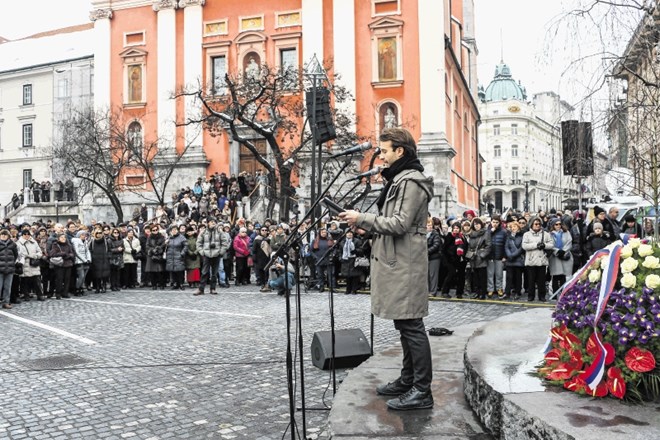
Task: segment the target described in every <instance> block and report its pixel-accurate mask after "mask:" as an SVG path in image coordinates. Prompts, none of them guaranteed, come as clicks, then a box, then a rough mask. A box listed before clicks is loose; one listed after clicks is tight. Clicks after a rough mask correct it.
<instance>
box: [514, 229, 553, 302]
mask: <svg viewBox="0 0 660 440" xmlns="http://www.w3.org/2000/svg"><path fill="white" fill-rule="evenodd" d="M522 247H523V249H524V250H525V272H526V274H527V286H525V290H526V291H527V301H530V302H531V301H534V297H535V291H534V288H535V287H536V289H537V290H538V298H539V301H541V302H545V301H546V299H545V293H546V292H545V273H546V270H547V268H548V255H547V253H546V251H552V250H553V249H554V248H555V243H554V240H553V239H552V236H551V235H550V234H548V233H547V232H545V231H544V230H543V224H542V222H541V219H540V218H539V217H534V218H533V219H532V221H531V228H530V230H529V231H527V232H525V235H523V243H522Z"/></svg>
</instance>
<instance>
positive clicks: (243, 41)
mask: <svg viewBox="0 0 660 440" xmlns="http://www.w3.org/2000/svg"><path fill="white" fill-rule="evenodd" d="M267 39H268V37H267V36H266V34H264V33H263V32H252V31H250V32H244V33H242V34H240V35H239V36H238V37H237V38H236V39H235V40H234V44H235V45H236V60H237V63H236V66H237V70H238V71H240V72H242V71H243V60H244V58H245V56H246V55H247V54H248V53H250V52H256V53H257V55H259V61H260V64H264V62H265V61H266V40H267Z"/></svg>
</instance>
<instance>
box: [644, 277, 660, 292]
mask: <svg viewBox="0 0 660 440" xmlns="http://www.w3.org/2000/svg"><path fill="white" fill-rule="evenodd" d="M644 284H646V287H648V288H649V289H655V288H657V287H658V286H660V276H658V275H656V274H651V275H647V276H646V279H645V280H644Z"/></svg>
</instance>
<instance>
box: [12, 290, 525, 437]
mask: <svg viewBox="0 0 660 440" xmlns="http://www.w3.org/2000/svg"><path fill="white" fill-rule="evenodd" d="M256 290H257V288H256V287H254V286H243V287H233V286H232V288H230V289H220V290H219V295H209V294H207V295H204V296H201V297H193V296H192V295H191V293H192V291H191V290H187V291H185V292H180V291H167V290H165V291H152V290H132V291H123V292H116V293H110V292H108V293H103V294H91V295H90V294H88V295H86V296H84V297H80V298H74V299H69V300H61V301H56V300H48V301H46V302H36V301H31V302H29V303H24V304H21V305H20V306H18V307H15V308H14V309H13V310H11V311H3V312H0V335H1V337H2V341H3V345H2V347H3V349H2V350H1V351H0V387H1V388H2V392H0V438H1V439H16V440H18V439H36V440H41V439H57V440H64V439H125V438H132V439H205V438H213V439H215V438H217V439H231V438H245V439H250V440H261V439H279V438H283V437H284V438H291V431H287V430H288V429H291V428H290V425H289V423H290V417H289V397H288V391H287V386H286V384H287V380H286V379H287V374H286V351H287V350H286V347H287V326H286V319H285V317H286V307H285V306H286V302H285V298H284V297H280V296H277V295H276V294H274V293H259V292H257V291H256ZM296 298H297V297H295V296H292V299H291V302H292V307H295V301H296ZM329 305H330V304H329V296H328V294H327V293H318V292H309V293H303V294H302V295H301V310H302V315H303V319H302V323H303V335H304V343H303V354H304V364H305V370H304V373H305V380H304V383H305V397H306V407H307V408H313V410H312V409H310V410H307V411H305V414H306V422H307V423H306V426H307V435H308V437H309V438H312V439H327V438H329V434H328V432H327V431H326V424H327V417H328V411H323V410H318V409H320V408H322V407H324V406H325V405H331V403H332V384H331V380H330V374H329V373H328V372H325V371H321V370H319V369H316V368H315V367H314V366H313V365H312V363H311V359H310V343H311V340H312V336H313V334H314V332H316V331H322V330H329V329H330V318H329ZM518 310H520V308H519V307H517V306H515V305H500V304H486V303H470V302H463V303H458V302H448V301H433V302H431V305H430V316H429V317H428V318H427V319H426V320H425V323H426V325H427V327H436V326H443V327H449V328H451V327H452V326H458V325H461V324H466V323H471V322H477V321H485V320H490V319H493V318H496V317H498V316H502V315H505V314H508V313H512V312H515V311H518ZM334 312H335V327H336V328H337V329H343V328H360V329H362V330H363V332H364V333H365V335H367V337H369V317H370V315H369V296H368V295H362V294H361V295H350V296H346V295H344V294H341V293H338V294H335V301H334ZM293 314H294V315H295V310H294V312H293ZM8 315H12V316H17V317H21V318H25V319H27V320H30V321H29V322H26V321H20V320H16V319H10V318H9V317H8ZM294 319H295V316H294ZM34 322H36V323H40V324H45V325H48V326H50V327H52V328H51V329H45V328H40V327H37V326H35V325H34ZM55 330H61V331H66V332H69V334H68V335H66V336H65V335H62V334H58V333H56V332H55ZM291 332H292V334H293V333H294V332H295V322H294V323H292V325H291ZM374 334H375V337H374V350H375V351H381V350H383V349H385V348H386V347H388V346H391V345H393V344H395V343H397V342H398V338H397V337H396V332H395V331H394V329H393V326H392V323H391V321H384V320H380V319H377V320H376V321H375V332H374ZM75 336H81V337H84V338H87V339H88V340H80V339H76V338H75ZM294 342H295V341H294ZM295 346H297V344H294V349H295ZM293 355H294V360H295V361H296V364H295V365H296V368H298V363H297V359H298V358H297V353H295V352H294V353H293ZM345 374H346V371H344V370H341V371H338V372H337V379H338V381H339V382H340V381H341V380H342V379H343V378H344V377H345ZM294 376H295V377H299V371H298V370H296V371H295V372H294ZM300 388H301V386H300V381H298V383H297V386H296V388H295V391H296V406H298V407H299V406H300V391H301V389H300ZM295 419H296V425H297V430H298V432H300V437H297V438H302V412H300V411H297V412H296V417H295Z"/></svg>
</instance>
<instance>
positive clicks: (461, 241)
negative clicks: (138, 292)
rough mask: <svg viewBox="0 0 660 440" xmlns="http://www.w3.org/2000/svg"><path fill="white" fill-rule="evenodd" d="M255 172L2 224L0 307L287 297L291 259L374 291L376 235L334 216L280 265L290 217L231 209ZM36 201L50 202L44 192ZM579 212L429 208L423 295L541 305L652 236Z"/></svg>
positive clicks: (324, 277)
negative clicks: (99, 296) (586, 269)
mask: <svg viewBox="0 0 660 440" xmlns="http://www.w3.org/2000/svg"><path fill="white" fill-rule="evenodd" d="M263 177H264V176H262V175H261V173H257V175H255V176H251V175H249V174H248V173H241V174H240V175H239V176H231V177H227V176H226V175H225V174H224V173H223V174H215V175H212V176H210V177H209V178H208V179H201V178H200V179H198V180H197V181H196V182H195V184H194V185H193V187H192V188H190V187H187V188H181V190H180V191H177V192H176V193H173V194H172V201H171V203H169V204H167V205H161V206H158V207H157V208H156V210H155V213H154V214H153V215H152V216H151V218H150V215H149V211H148V209H147V207H146V205H142V207H141V209H140V208H138V209H136V210H135V211H134V212H133V216H132V219H131V220H130V221H128V222H126V223H119V224H117V225H115V224H114V223H106V222H97V221H94V220H92V221H91V222H90V224H83V223H81V222H80V221H77V220H69V221H68V222H67V223H66V224H55V223H53V222H52V221H47V222H33V223H31V224H28V223H24V224H21V225H12V224H11V223H10V222H9V221H8V220H6V221H5V222H4V224H3V225H2V228H3V229H2V230H0V280H2V301H1V302H2V307H4V308H11V307H12V304H19V303H20V302H21V301H29V300H30V299H37V300H45V299H47V298H55V299H59V298H68V297H70V296H73V295H85V294H87V293H88V292H95V293H101V292H106V290H107V289H110V290H111V291H119V290H121V289H133V288H138V287H141V288H145V287H146V288H151V289H154V290H157V289H161V290H162V289H165V288H170V289H173V290H185V289H186V288H188V289H191V290H192V293H193V295H196V296H199V295H203V294H205V293H207V292H208V293H210V294H216V293H217V288H227V287H229V286H230V282H233V283H235V285H237V286H240V285H250V284H253V285H255V286H256V288H258V289H259V290H260V291H261V292H272V291H275V292H277V293H278V294H280V295H283V294H284V292H285V288H286V287H293V286H294V285H295V283H296V281H297V280H296V278H295V277H294V266H293V264H292V261H293V259H295V258H299V262H300V266H301V268H302V270H301V274H302V280H303V281H304V283H305V284H304V287H305V289H306V290H317V291H319V292H323V291H325V290H326V289H333V290H334V289H338V288H339V287H340V284H341V290H342V291H343V292H345V293H346V294H355V293H357V292H358V290H360V289H364V288H368V287H369V281H370V280H369V266H370V254H371V240H368V239H363V238H362V237H360V235H359V234H354V232H353V231H352V230H350V229H349V228H347V227H346V224H345V223H343V222H341V221H340V220H339V219H337V218H327V217H326V218H324V219H323V220H324V221H323V222H321V223H320V224H318V225H311V224H310V222H307V223H305V224H303V225H302V226H301V227H300V228H299V229H298V230H297V231H296V235H297V240H296V242H297V243H298V246H295V247H291V249H294V248H297V249H299V251H298V252H296V253H295V254H294V253H293V251H292V250H291V249H287V251H288V252H287V257H289V258H288V259H289V263H288V264H287V263H286V262H285V261H284V260H283V259H278V260H277V261H275V263H274V264H272V265H269V264H268V263H269V262H270V261H271V257H272V256H273V255H279V256H280V257H281V256H282V252H280V253H278V251H279V250H280V248H281V247H282V246H284V245H285V244H286V243H287V240H288V238H289V235H290V232H291V231H292V229H293V228H294V226H295V225H296V224H297V221H296V220H295V219H294V220H291V221H290V222H289V223H283V222H279V221H275V220H272V219H265V220H263V221H255V220H253V219H245V218H241V217H238V218H237V216H236V212H237V211H236V206H237V204H239V203H240V200H241V199H242V198H243V197H246V196H247V195H249V194H250V193H251V192H252V191H253V190H254V189H255V186H256V185H259V184H260V183H263V184H264V185H267V182H265V181H264V180H263ZM40 200H42V201H47V200H46V199H43V198H41V199H40ZM594 215H595V217H594V219H593V220H592V221H590V222H587V221H586V219H585V215H584V213H583V212H577V211H575V212H566V213H563V212H556V211H554V210H551V211H549V212H548V213H545V212H539V213H536V214H534V215H532V214H530V213H524V214H523V213H515V212H511V213H509V214H507V215H506V216H505V217H504V218H502V217H501V216H499V215H497V214H495V215H493V216H492V217H479V216H477V214H476V213H475V212H474V211H471V210H468V211H465V212H464V213H463V216H462V217H461V218H454V217H449V218H447V219H444V218H442V217H432V216H429V219H428V223H427V248H428V265H429V267H428V269H429V270H428V273H429V276H428V287H429V295H430V296H441V297H444V298H450V297H452V294H453V296H454V297H456V298H464V297H466V296H469V297H471V298H473V299H486V298H499V299H504V300H506V299H519V298H521V297H522V295H523V294H526V295H527V299H528V300H529V301H534V300H539V301H546V300H547V297H548V291H549V290H550V291H551V292H552V291H555V290H557V289H558V288H559V287H560V286H561V285H562V284H563V283H564V282H565V280H566V279H567V278H568V277H570V276H571V274H572V273H574V271H575V270H577V268H578V267H580V266H581V265H582V264H584V262H586V260H587V258H588V256H589V255H591V254H592V253H593V252H595V251H596V250H598V249H601V248H603V247H604V246H606V245H607V244H608V243H610V242H612V241H613V240H615V239H617V238H618V237H619V235H620V234H621V233H622V232H623V233H628V234H635V235H637V236H640V237H641V236H646V235H652V233H653V226H652V223H650V222H647V223H645V224H644V225H643V226H642V225H641V224H639V223H638V222H637V221H636V219H635V218H634V217H632V216H627V217H625V218H624V220H623V221H622V222H621V223H619V222H618V221H616V218H617V215H618V209H616V208H611V209H610V210H609V212H605V211H604V210H602V209H600V208H599V207H596V208H595V209H594Z"/></svg>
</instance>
